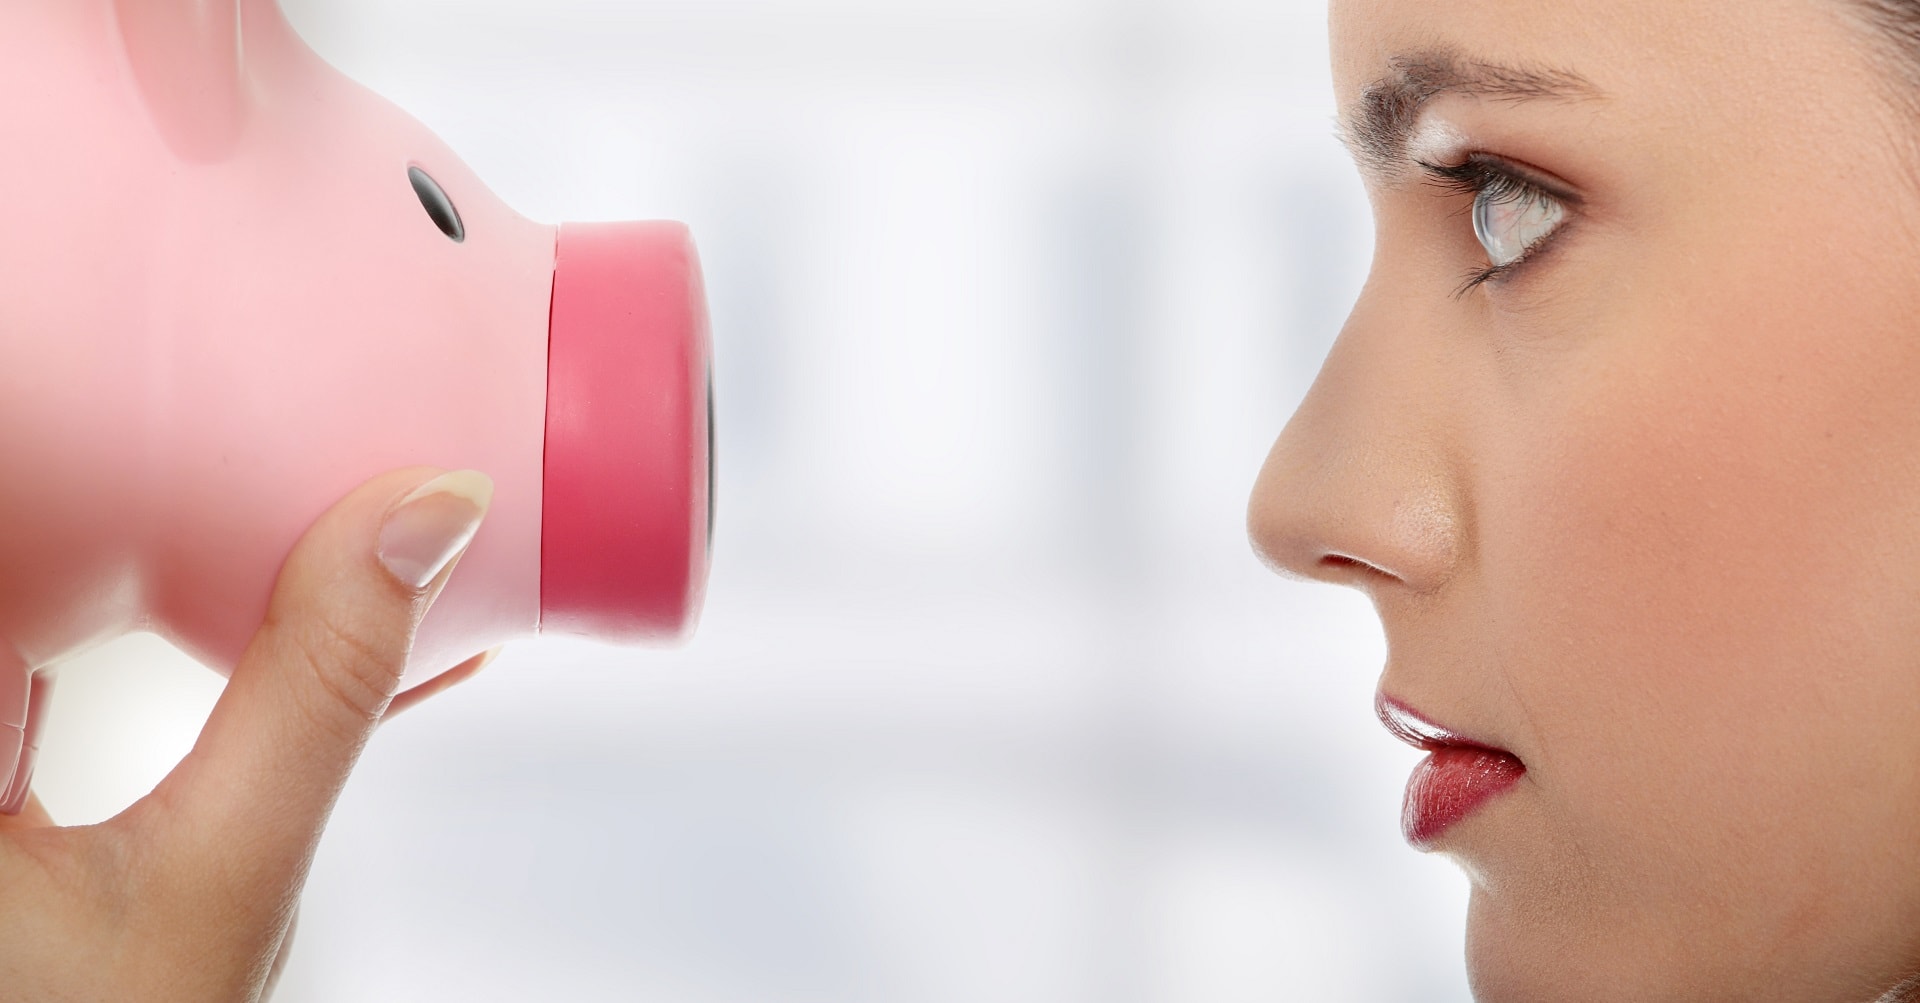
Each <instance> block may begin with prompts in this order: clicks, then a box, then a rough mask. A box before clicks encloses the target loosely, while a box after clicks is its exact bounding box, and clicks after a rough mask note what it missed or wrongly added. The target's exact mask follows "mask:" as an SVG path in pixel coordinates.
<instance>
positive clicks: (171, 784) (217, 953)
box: [0, 467, 497, 1003]
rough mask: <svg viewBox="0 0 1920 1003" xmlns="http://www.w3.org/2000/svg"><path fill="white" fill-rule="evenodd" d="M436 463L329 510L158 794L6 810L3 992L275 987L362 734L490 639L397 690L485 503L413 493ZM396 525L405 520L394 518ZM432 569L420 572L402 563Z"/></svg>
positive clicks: (15, 995) (285, 572)
mask: <svg viewBox="0 0 1920 1003" xmlns="http://www.w3.org/2000/svg"><path fill="white" fill-rule="evenodd" d="M441 472H442V471H440V470H438V469H437V468H423V467H410V468H406V469H403V470H398V471H390V472H388V473H386V474H382V475H380V476H378V477H375V478H374V479H373V480H371V481H368V482H367V483H366V484H363V485H361V486H360V487H359V488H357V489H356V490H354V491H353V492H352V493H350V494H349V495H348V496H347V497H345V498H344V499H342V500H341V501H339V502H338V503H336V504H335V505H334V506H333V507H332V508H331V509H329V510H328V511H327V512H326V513H324V514H322V516H321V517H320V519H319V520H317V521H316V522H315V523H314V525H313V526H312V527H311V528H310V529H309V530H308V531H307V533H306V535H305V536H303V537H302V538H301V540H300V541H299V543H298V544H297V545H296V546H295V547H294V550H293V553H292V554H291V555H290V556H289V557H288V559H287V561H286V563H285V564H284V566H283V567H282V569H281V572H280V577H279V580H278V582H277V583H276V585H275V588H274V592H273V595H272V598H271V599H270V601H269V604H268V608H267V616H266V620H265V622H264V623H262V625H261V627H260V630H259V631H258V632H257V633H256V634H255V635H254V637H253V641H252V643H251V644H250V645H249V646H248V647H247V650H246V652H245V654H244V655H242V657H241V660H240V663H239V665H238V666H236V667H235V669H234V672H233V676H232V678H231V679H229V680H228V682H227V687H226V690H225V691H224V692H223V693H222V694H221V697H220V700H219V702H218V703H217V704H216V705H215V706H214V709H213V713H212V714H211V716H210V717H209V718H208V720H207V724H206V727H205V728H204V729H203V730H202V731H201V733H200V738H199V741H197V742H196V743H195V744H194V747H193V750H192V751H191V752H189V753H188V754H187V756H186V757H185V758H184V759H182V760H181V762H180V764H179V765H178V766H176V767H175V768H174V769H173V771H172V772H170V773H169V774H168V775H167V776H166V778H165V779H163V780H162V781H161V782H160V784H159V785H158V786H157V787H156V788H155V789H154V790H153V792H152V793H151V794H148V795H147V796H146V797H143V798H141V799H140V800H139V801H137V802H135V803H134V804H133V805H132V806H130V807H128V808H127V810H126V811H123V812H121V813H120V814H119V815H116V816H114V817H113V818H111V819H108V820H107V821H105V822H102V823H100V824H98V825H88V826H72V827H67V828H60V827H56V826H55V825H54V824H53V822H52V820H51V819H50V818H48V816H47V813H46V811H45V810H43V809H42V808H41V806H40V803H39V801H38V800H37V799H34V800H32V801H30V802H29V804H28V806H27V808H26V810H25V811H22V812H21V813H20V814H19V815H16V816H11V817H9V816H0V877H4V881H0V998H4V999H8V1000H103V1001H104V1000H140V1001H142V1003H172V1001H179V1003H251V1001H258V1000H261V999H264V998H266V997H267V996H270V995H271V994H272V991H273V987H274V983H275V981H276V980H277V978H278V976H279V973H280V970H281V965H282V964H283V963H284V961H285V958H286V952H287V947H288V944H289V942H290V940H291V939H292V935H293V934H292V926H293V917H294V913H295V911H296V909H297V903H298V901H299V896H300V891H301V888H302V886H303V885H304V884H305V882H306V876H307V871H308V868H309V866H310V864H311V863H312V860H313V854H314V851H315V849H316V847H317V845H318V843H319V840H320V836H321V832H322V830H323V829H324V827H325V825H326V819H327V816H328V814H329V813H330V812H331V811H332V809H333V804H334V800H335V798H336V797H337V796H338V795H339V792H340V788H341V785H342V784H344V783H345V781H346V778H347V773H348V771H350V770H351V769H352V768H353V765H354V763H355V762H356V761H357V760H358V758H359V755H360V751H361V749H362V748H363V747H364V745H365V744H366V741H367V739H368V736H369V735H370V734H371V733H372V731H373V730H374V728H375V727H376V726H377V725H378V724H380V723H381V722H382V721H385V720H387V719H389V718H391V717H392V716H393V715H394V714H395V713H397V712H399V711H400V710H401V709H403V708H405V707H407V706H410V705H412V704H415V703H418V702H419V701H420V700H421V699H424V698H426V697H427V696H430V695H432V694H433V693H436V692H439V691H440V690H443V689H445V688H446V687H447V686H448V685H451V684H452V683H453V682H457V681H459V680H460V679H464V678H466V677H468V676H471V675H472V674H473V673H474V672H476V671H478V670H479V669H480V668H481V667H482V666H484V665H485V664H486V662H487V661H488V660H489V659H490V657H491V656H492V655H493V654H494V652H493V651H490V652H487V653H484V654H482V655H476V656H474V657H473V658H471V659H468V660H467V661H465V662H463V663H461V664H460V665H459V666H456V667H455V668H454V669H453V670H451V671H450V672H448V673H446V674H445V676H446V678H444V679H442V680H436V681H435V682H432V683H428V684H425V685H423V686H421V687H416V688H415V689H412V690H408V691H407V692H405V693H401V694H399V695H397V696H396V695H395V693H394V691H395V690H396V689H397V688H398V686H399V682H400V677H401V673H402V671H403V670H404V668H405V666H406V661H407V657H408V651H409V649H410V647H411V645H412V641H413V636H414V632H415V630H416V629H417V628H418V626H419V622H420V619H421V617H423V616H425V614H426V612H427V609H428V608H429V607H430V606H431V605H432V603H433V601H434V599H435V598H437V597H438V596H439V595H440V592H441V591H442V590H443V589H444V588H445V587H446V583H447V579H448V578H449V577H450V576H451V575H452V573H453V568H454V567H455V566H456V565H457V564H458V562H459V556H460V553H461V552H463V551H464V548H465V545H466V540H468V539H470V538H471V534H472V525H473V524H474V523H477V520H478V519H479V518H480V517H481V516H483V515H484V514H485V509H486V503H485V501H484V500H481V501H479V502H477V506H478V507H477V509H476V508H475V504H476V503H475V501H474V498H475V497H477V496H476V495H475V494H474V493H473V492H474V491H476V490H478V489H476V488H474V487H473V484H474V481H473V479H472V478H471V477H469V476H467V475H465V474H456V475H451V476H455V477H465V478H466V479H465V480H464V481H461V483H463V484H465V485H466V488H465V489H464V490H465V491H466V494H465V495H463V496H460V497H449V496H448V495H445V494H432V493H429V494H427V496H426V497H425V498H424V499H423V500H420V501H415V502H412V503H411V504H410V503H409V502H408V501H407V499H408V498H409V497H410V492H412V490H413V489H415V488H417V487H420V486H422V485H427V484H429V482H431V485H438V484H440V483H443V482H441V481H437V480H435V479H434V475H436V474H439V473H441ZM484 495H485V496H486V497H491V484H490V483H489V484H488V485H487V486H486V488H485V489H484ZM390 516H391V517H392V518H391V521H389V517H390ZM469 520H473V522H469ZM396 524H397V525H402V526H404V527H405V528H406V529H408V530H409V531H410V532H409V533H405V534H398V535H390V534H389V533H388V532H387V530H386V528H385V527H391V526H394V525H396ZM450 546H457V547H458V549H457V550H449V549H448V547H450ZM440 560H445V561H447V562H448V563H445V564H444V565H439V564H437V563H436V562H437V561H440ZM433 567H438V569H439V570H438V571H435V572H433V573H432V577H431V578H430V579H429V580H427V581H426V582H425V583H424V584H415V583H414V582H413V581H410V580H406V579H404V578H401V577H400V575H401V574H402V573H403V572H405V573H408V574H413V575H416V576H417V575H418V574H422V573H425V572H424V571H423V569H430V568H433ZM389 568H391V569H392V570H391V571H390V570H389ZM495 651H497V649H495Z"/></svg>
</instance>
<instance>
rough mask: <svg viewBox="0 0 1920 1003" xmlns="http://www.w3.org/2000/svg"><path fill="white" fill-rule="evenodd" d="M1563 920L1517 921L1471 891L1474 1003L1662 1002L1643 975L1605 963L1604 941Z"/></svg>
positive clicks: (1469, 976) (1469, 972) (1470, 958)
mask: <svg viewBox="0 0 1920 1003" xmlns="http://www.w3.org/2000/svg"><path fill="white" fill-rule="evenodd" d="M1566 919H1567V917H1564V916H1544V915H1540V914H1538V913H1527V914H1524V915H1516V914H1515V913H1514V911H1512V910H1508V909H1503V908H1501V907H1499V906H1498V905H1496V904H1494V903H1493V902H1491V901H1489V896H1488V895H1486V894H1485V893H1484V892H1482V891H1481V890H1480V889H1477V888H1476V889H1474V892H1473V897H1472V900H1471V904H1470V905H1469V906H1468V907H1467V982H1468V985H1470V986H1471V987H1472V989H1473V998H1474V1001H1475V1003H1589V1001H1592V1003H1601V1001H1606V1003H1615V1001H1619V1000H1629V999H1630V1000H1634V1001H1636V1003H1655V1001H1657V1000H1664V999H1666V997H1664V996H1661V995H1659V994H1658V990H1656V989H1654V988H1653V987H1652V986H1650V985H1648V984H1647V980H1646V975H1647V974H1648V973H1646V972H1644V971H1637V972H1636V971H1632V970H1629V969H1625V968H1622V967H1620V966H1619V965H1614V964H1607V963H1605V962H1604V959H1603V958H1601V957H1600V955H1601V954H1603V953H1605V946H1604V944H1603V943H1601V941H1602V939H1603V938H1601V937H1599V936H1597V935H1595V932H1593V931H1588V932H1586V933H1584V934H1583V933H1582V932H1581V931H1579V930H1574V929H1570V928H1569V927H1568V925H1567V924H1566V922H1565V921H1566ZM1656 981H1657V980H1656ZM1627 987H1635V988H1631V989H1630V988H1627Z"/></svg>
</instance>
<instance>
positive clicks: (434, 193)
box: [407, 167, 467, 244]
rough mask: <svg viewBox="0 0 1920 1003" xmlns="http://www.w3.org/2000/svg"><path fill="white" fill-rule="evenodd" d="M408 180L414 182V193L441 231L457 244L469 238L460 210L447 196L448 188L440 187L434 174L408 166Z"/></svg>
mask: <svg viewBox="0 0 1920 1003" xmlns="http://www.w3.org/2000/svg"><path fill="white" fill-rule="evenodd" d="M407 180H408V181H411V182H413V193H414V194H415V195H418V196H419V197H420V205H421V206H422V207H424V208H425V209H426V210H427V216H428V217H429V218H430V219H432V220H433V225H435V226H437V227H439V228H440V232H441V233H444V234H446V235H447V236H448V237H451V238H453V242H454V243H456V244H459V243H463V242H465V240H466V239H467V228H466V227H465V226H462V225H461V223H460V212H459V210H457V209H455V208H454V207H453V200H452V199H450V198H448V197H447V193H446V190H445V189H443V188H441V187H440V183H439V182H438V181H435V180H433V176H432V175H430V174H428V173H427V172H426V171H423V170H421V169H420V168H418V167H409V168H407Z"/></svg>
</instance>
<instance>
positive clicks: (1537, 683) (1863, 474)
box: [1249, 0, 1920, 1003]
mask: <svg viewBox="0 0 1920 1003" xmlns="http://www.w3.org/2000/svg"><path fill="white" fill-rule="evenodd" d="M1330 20H1331V36H1332V53H1333V70H1334V80H1335V91H1336V94H1337V96H1338V99H1339V104H1340V108H1341V114H1342V116H1343V119H1345V120H1347V121H1348V123H1349V132H1354V130H1353V128H1352V125H1353V121H1354V115H1355V111H1356V108H1357V107H1358V102H1360V101H1361V99H1362V96H1363V94H1364V93H1365V92H1366V91H1367V90H1368V88H1369V87H1370V86H1371V85H1373V84H1374V82H1375V81H1377V80H1379V79H1381V78H1383V77H1385V76H1388V75H1389V74H1390V73H1391V72H1392V70H1393V67H1394V65H1395V60H1396V58H1401V59H1402V62H1403V64H1404V58H1405V57H1406V56H1408V55H1409V54H1415V53H1423V52H1424V53H1429V54H1431V53H1434V52H1442V53H1448V54H1450V58H1452V59H1453V60H1454V61H1455V62H1456V63H1461V64H1474V63H1498V64H1505V65H1513V66H1519V67H1523V68H1532V69H1535V70H1551V71H1557V72H1560V73H1565V74H1577V75H1578V76H1579V77H1581V78H1584V80H1585V81H1586V82H1587V84H1588V85H1589V86H1588V87H1586V88H1585V89H1584V90H1583V91H1582V92H1581V93H1579V94H1574V95H1561V96H1555V97H1544V96H1542V97H1533V98H1520V97H1516V96H1514V95H1489V94H1486V93H1461V92H1447V93H1439V94H1435V95H1433V96H1432V97H1431V98H1430V99H1429V100H1427V101H1426V103H1425V104H1424V106H1423V107H1422V111H1421V119H1420V123H1421V125H1422V126H1423V128H1424V129H1425V130H1426V132H1425V135H1427V136H1429V137H1433V136H1439V137H1441V138H1443V139H1447V140H1448V141H1447V142H1444V143H1440V144H1438V145H1435V144H1432V143H1428V144H1426V145H1425V146H1424V147H1423V148H1421V149H1416V150H1415V151H1413V152H1416V153H1427V154H1434V155H1436V156H1443V157H1446V158H1452V160H1453V161H1460V160H1462V159H1464V158H1465V157H1468V156H1472V155H1476V154H1478V155H1489V156H1493V157H1498V158H1505V160H1507V161H1511V162H1517V163H1518V164H1521V165H1524V166H1525V167H1527V168H1530V169H1532V171H1533V172H1534V173H1535V175H1536V177H1538V178H1540V179H1543V180H1551V181H1552V182H1553V183H1554V185H1555V186H1557V187H1558V188H1559V189H1561V190H1562V191H1563V192H1564V193H1567V194H1569V195H1571V196H1574V199H1573V200H1572V201H1571V202H1570V204H1569V205H1568V206H1567V208H1566V216H1565V221H1564V222H1563V223H1562V224H1561V225H1560V227H1559V229H1557V230H1555V231H1553V232H1552V234H1551V235H1550V236H1548V237H1546V238H1545V240H1544V242H1543V243H1541V244H1540V245H1539V249H1538V253H1536V254H1534V255H1533V256H1532V257H1530V258H1529V259H1528V260H1526V261H1525V262H1524V263H1522V264H1521V265H1520V266H1518V267H1517V268H1516V269H1515V270H1513V271H1511V272H1510V273H1508V274H1506V275H1503V276H1501V277H1499V278H1497V279H1494V280H1492V281H1488V282H1485V283H1483V284H1481V285H1478V286H1475V287H1473V288H1471V289H1467V290H1465V291H1464V292H1461V291H1460V289H1461V287H1462V285H1463V281H1462V280H1463V278H1464V277H1465V276H1467V275H1469V274H1470V273H1473V272H1475V271H1476V270H1478V269H1483V268H1485V267H1487V265H1488V252H1487V251H1486V250H1485V249H1484V248H1483V247H1482V245H1481V243H1480V242H1479V241H1478V240H1477V239H1476V237H1475V233H1474V229H1473V226H1472V223H1471V221H1470V218H1469V216H1468V211H1469V210H1470V208H1471V206H1472V204H1473V198H1474V197H1473V195H1472V194H1471V193H1462V192H1459V191H1452V190H1444V189H1442V188H1440V187H1437V186H1436V185H1435V184H1432V183H1429V182H1428V181H1426V180H1423V178H1425V176H1426V173H1427V172H1425V171H1424V170H1423V169H1422V168H1420V167H1418V166H1416V165H1414V164H1413V163H1412V162H1411V161H1409V160H1408V159H1406V158H1405V157H1401V158H1400V159H1398V160H1393V159H1391V158H1389V159H1388V160H1386V161H1383V162H1378V163H1374V162H1371V161H1370V160H1369V158H1365V157H1363V158H1362V160H1363V172H1362V173H1363V175H1364V176H1365V178H1366V184H1367V190H1368V195H1369V199H1370V201H1371V204H1372V208H1373V213H1374V219H1375V226H1376V230H1375V253H1374V259H1373V263H1372V269H1371V273H1370V274H1369V276H1368V280H1367V283H1366V285H1365V287H1364V288H1363V290H1362V292H1361V294H1360V297H1359V300H1358V302H1357V303H1356V304H1355V306H1354V308H1353V311H1352V314H1351V316H1350V317H1349V319H1348V321H1347V323H1346V325H1345V327H1344V328H1343V329H1342V331H1341V332H1340V335H1339V338H1338V339H1337V341H1336V342H1335V344H1334V346H1333V348H1332V350H1331V352H1330V353H1329V355H1328V356H1327V359H1326V361H1325V364H1324V367H1323V368H1322V370H1321V372H1320V374H1319V376H1318V378H1317V379H1316V381H1315V382H1314V384H1313V386H1312V389H1311V390H1310V391H1309V393H1308V394H1307V396H1306V398H1305V400H1304V401H1303V403H1302V404H1301V406H1300V408H1299V410H1298V412H1297V413H1296V414H1295V415H1294V416H1293V418H1292V419H1291V421H1290V422H1289V423H1288V424H1287V426H1286V429H1285V430H1284V431H1283V432H1282V434H1281V436H1280V438H1279V440H1278V441H1277V442H1276V443H1275V445H1274V447H1273V450H1272V452H1271V454H1270V455H1269V457H1268V459H1267V461H1266V464H1265V466H1264V468H1263V469H1262V471H1261V474H1260V478H1259V481H1258V483H1257V485H1256V487H1255V490H1254V495H1253V499H1252V503H1251V506H1250V511H1249V529H1250V532H1251V535H1252V538H1253V541H1254V545H1255V548H1256V549H1257V551H1258V552H1259V553H1260V554H1261V555H1262V557H1263V558H1264V559H1265V560H1267V561H1268V562H1269V563H1270V564H1271V565H1273V566H1274V567H1275V568H1276V569H1277V570H1279V571H1281V572H1282V573H1283V574H1288V575H1292V576H1298V577H1303V578H1309V579H1314V580H1318V581H1323V582H1330V583H1335V584H1340V585H1347V586H1352V587H1354V588H1358V589H1360V590H1362V591H1363V592H1365V593H1366V594H1367V596H1368V597H1369V598H1370V599H1371V600H1372V602H1373V604H1374V606H1375V609H1376V611H1377V612H1378V615H1379V617H1380V620H1381V623H1382V626H1383V628H1384V631H1385V634H1386V640H1387V648H1388V658H1387V664H1386V666H1385V668H1384V671H1383V673H1382V675H1381V680H1380V687H1381V691H1382V692H1383V693H1386V694H1389V695H1391V696H1393V697H1395V698H1398V699H1400V700H1402V701H1405V702H1406V703H1407V704H1410V705H1411V706H1413V707H1414V708H1417V709H1418V710H1419V711H1421V712H1422V713H1423V714H1424V715H1425V716H1427V717H1429V718H1431V719H1433V720H1434V721H1436V722H1438V723H1440V724H1443V725H1446V726H1447V727H1449V728H1451V729H1453V730H1455V731H1457V732H1460V733H1463V734H1466V735H1468V736H1471V737H1473V738H1475V739H1477V740H1479V741H1481V742H1484V743H1486V744H1489V745H1494V746H1498V747H1500V748H1504V749H1506V750H1509V751H1511V752H1512V753H1513V754H1514V755H1515V756H1517V757H1518V758H1519V759H1520V760H1521V762H1522V763H1524V764H1525V768H1526V773H1525V775H1524V776H1522V777H1521V778H1520V780H1519V782H1518V783H1517V784H1516V785H1515V786H1514V787H1513V788H1512V789H1510V790H1508V791H1507V792H1506V793H1504V794H1502V795H1500V796H1498V797H1496V798H1494V799H1493V800H1491V801H1489V802H1487V803H1486V804H1484V805H1483V806H1482V807H1481V808H1480V809H1479V810H1478V811H1477V812H1475V813H1473V814H1471V815H1469V816H1468V817H1467V818H1465V819H1464V820H1463V821H1461V822H1460V823H1458V824H1457V825H1454V826H1453V827H1451V828H1449V829H1447V830H1446V831H1445V832H1444V833H1443V834H1442V835H1441V837H1440V839H1439V842H1438V845H1437V847H1436V850H1437V852H1441V853H1444V854H1446V855H1448V856H1449V857H1451V858H1452V859H1454V860H1455V861H1456V862H1457V863H1458V864H1459V865H1460V866H1461V868H1462V869H1463V870H1464V871H1465V873H1466V875H1467V877H1468V879H1469V881H1470V883H1471V887H1472V897H1471V905H1470V906H1469V909H1468V916H1467V967H1468V974H1469V977H1470V979H1471V982H1472V985H1473V989H1474V993H1475V995H1476V997H1477V998H1478V999H1480V1000H1481V1001H1483V1003H1509V1001H1541V1000H1553V1001H1577V1000H1636V1001H1657V1000H1676V1001H1677V1000H1687V1001H1708V1000H1730V1001H1731V1000H1741V1001H1757V1000H1782V1001H1787V1000H1791V1001H1795V1003H1808V1001H1836V1003H1841V1001H1844V1003H1854V1001H1862V1003H1864V1001H1871V1000H1875V999H1878V998H1881V997H1882V994H1888V996H1887V998H1889V999H1891V998H1893V997H1894V996H1895V995H1903V994H1901V993H1899V992H1898V991H1897V990H1896V989H1895V987H1896V986H1897V985H1898V984H1899V983H1901V982H1902V981H1903V979H1906V978H1907V977H1909V976H1912V975H1914V974H1915V973H1916V972H1920V145H1916V144H1915V142H1914V140H1915V139H1916V138H1920V118H1916V117H1914V115H1913V113H1912V111H1911V110H1909V109H1907V108H1904V107H1903V106H1902V105H1901V103H1900V98H1901V97H1902V96H1903V94H1907V93H1908V92H1906V91H1905V90H1903V88H1905V86H1906V85H1905V84H1904V82H1903V81H1902V80H1901V79H1900V78H1899V77H1898V75H1897V74H1896V73H1894V72H1891V71H1890V69H1889V64H1888V62H1887V61H1886V59H1887V53H1886V51H1885V50H1884V49H1882V48H1879V47H1878V43H1879V39H1878V36H1876V35H1874V34H1873V33H1872V32H1871V31H1870V30H1869V29H1868V28H1867V27H1865V26H1864V25H1863V24H1862V23H1861V22H1859V21H1857V20H1856V19H1855V18H1854V16H1853V10H1852V8H1851V7H1849V6H1848V5H1847V4H1846V3H1845V2H1844V0H1754V2H1748V3H1738V4H1734V3H1726V2H1723V0H1593V2H1587V3H1580V4H1571V3H1540V2H1538V0H1454V2H1449V3H1446V4H1434V3H1430V2H1426V0H1333V2H1332V9H1331V19H1330ZM1429 62H1432V60H1429ZM1436 121H1444V122H1445V123H1447V124H1448V126H1450V130H1451V131H1450V132H1449V131H1448V130H1445V129H1436V127H1435V126H1434V125H1433V124H1432V123H1433V122H1436ZM1449 137H1450V138H1449ZM1353 145H1355V146H1356V147H1362V146H1363V144H1360V143H1355V144H1353ZM1443 166H1444V165H1443Z"/></svg>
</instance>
